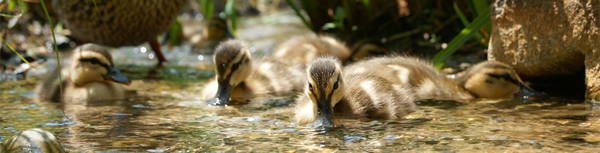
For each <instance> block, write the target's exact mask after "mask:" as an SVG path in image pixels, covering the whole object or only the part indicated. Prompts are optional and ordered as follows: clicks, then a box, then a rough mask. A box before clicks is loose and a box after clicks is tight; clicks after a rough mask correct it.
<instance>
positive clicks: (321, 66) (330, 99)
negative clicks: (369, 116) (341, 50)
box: [304, 57, 345, 127]
mask: <svg viewBox="0 0 600 153" xmlns="http://www.w3.org/2000/svg"><path fill="white" fill-rule="evenodd" d="M307 74H308V77H307V78H308V83H307V85H306V87H305V88H304V89H305V90H304V92H305V94H306V95H307V96H308V97H309V98H310V101H311V102H312V104H313V105H312V106H313V107H314V111H313V112H314V113H315V114H314V115H315V116H317V117H316V118H321V120H317V122H318V121H321V122H322V124H321V125H323V126H326V127H331V126H333V107H334V106H335V105H336V104H337V103H338V102H339V101H340V100H341V99H342V96H343V95H344V90H345V88H344V81H343V79H342V66H341V62H340V61H339V60H338V59H337V58H334V57H320V58H317V59H315V60H313V61H312V62H310V64H309V65H308V68H307Z"/></svg>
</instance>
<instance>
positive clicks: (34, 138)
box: [0, 129, 65, 153]
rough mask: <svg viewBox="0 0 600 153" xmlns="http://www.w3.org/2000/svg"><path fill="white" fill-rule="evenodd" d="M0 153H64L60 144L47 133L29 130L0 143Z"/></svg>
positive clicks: (39, 130)
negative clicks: (0, 144) (0, 145)
mask: <svg viewBox="0 0 600 153" xmlns="http://www.w3.org/2000/svg"><path fill="white" fill-rule="evenodd" d="M0 152H22V153H25V152H28V153H64V152H65V150H64V149H63V148H62V146H61V145H60V142H58V140H57V139H56V137H54V135H52V133H50V132H48V131H44V130H41V129H29V130H25V131H22V132H20V133H17V134H15V135H14V136H13V137H11V138H10V139H8V140H6V141H5V142H4V143H2V147H0Z"/></svg>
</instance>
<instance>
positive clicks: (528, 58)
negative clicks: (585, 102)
mask: <svg viewBox="0 0 600 153" xmlns="http://www.w3.org/2000/svg"><path fill="white" fill-rule="evenodd" d="M491 19H492V27H493V30H492V36H491V38H490V39H491V41H490V46H489V52H488V60H496V61H501V62H504V63H507V64H509V65H511V66H512V67H513V68H514V69H515V70H516V71H517V73H518V74H519V75H520V76H521V77H522V78H524V79H526V80H527V79H536V78H547V77H552V76H557V75H576V74H574V73H583V71H585V78H586V79H585V83H586V86H587V90H586V92H587V93H586V96H587V97H586V98H588V99H594V100H600V1H599V0H496V1H495V2H494V4H493V7H492V16H491Z"/></svg>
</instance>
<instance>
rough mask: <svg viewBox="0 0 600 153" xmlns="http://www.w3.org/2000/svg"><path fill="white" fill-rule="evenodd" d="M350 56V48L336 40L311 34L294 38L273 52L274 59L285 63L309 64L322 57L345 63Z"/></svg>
mask: <svg viewBox="0 0 600 153" xmlns="http://www.w3.org/2000/svg"><path fill="white" fill-rule="evenodd" d="M350 54H351V51H350V50H349V49H348V47H346V45H345V44H344V43H343V42H341V41H339V40H337V39H336V38H333V37H330V36H326V35H315V34H310V35H303V36H296V37H292V38H291V39H289V40H288V41H286V42H284V43H282V44H281V45H279V46H278V47H277V48H276V49H275V50H274V51H273V55H272V57H273V59H278V60H280V61H284V62H287V61H293V62H298V63H302V64H307V63H308V62H310V61H311V60H313V59H315V58H316V57H319V56H321V55H332V56H335V57H337V58H339V59H342V61H343V62H344V61H346V60H348V59H349V58H350Z"/></svg>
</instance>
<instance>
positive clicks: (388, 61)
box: [347, 56, 473, 100]
mask: <svg viewBox="0 0 600 153" xmlns="http://www.w3.org/2000/svg"><path fill="white" fill-rule="evenodd" d="M347 69H348V70H347V71H348V72H350V73H369V74H373V75H376V76H379V77H381V78H384V79H386V80H388V81H389V82H391V83H394V84H398V85H404V86H407V87H409V88H410V90H411V91H412V92H413V93H414V94H415V95H416V97H417V99H419V100H421V99H432V98H433V99H472V98H473V97H472V96H471V95H470V94H469V93H468V92H467V91H466V90H464V89H461V88H460V87H458V86H457V85H456V84H455V83H454V82H453V81H452V80H450V79H448V78H446V77H445V76H444V75H443V74H441V73H440V72H438V71H436V70H435V69H434V68H433V67H432V65H431V64H430V63H428V62H426V61H424V60H420V59H417V58H411V57H405V56H395V57H379V58H372V59H369V60H364V61H360V62H357V63H355V64H353V65H350V66H348V68H347Z"/></svg>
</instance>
